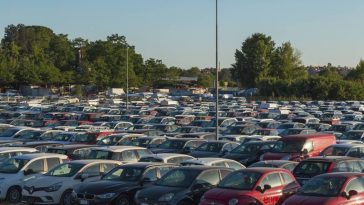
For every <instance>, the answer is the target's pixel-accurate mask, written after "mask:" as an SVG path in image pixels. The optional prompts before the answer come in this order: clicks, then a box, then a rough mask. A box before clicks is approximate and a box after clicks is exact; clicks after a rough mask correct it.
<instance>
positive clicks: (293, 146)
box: [271, 140, 305, 153]
mask: <svg viewBox="0 0 364 205" xmlns="http://www.w3.org/2000/svg"><path fill="white" fill-rule="evenodd" d="M304 143H305V141H304V140H278V141H277V142H276V143H275V144H274V147H273V148H272V150H271V152H275V153H297V152H300V151H301V150H302V148H303V145H304Z"/></svg>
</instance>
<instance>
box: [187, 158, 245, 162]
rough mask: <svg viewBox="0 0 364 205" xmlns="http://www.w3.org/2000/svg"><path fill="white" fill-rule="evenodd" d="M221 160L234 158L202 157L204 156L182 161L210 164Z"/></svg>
mask: <svg viewBox="0 0 364 205" xmlns="http://www.w3.org/2000/svg"><path fill="white" fill-rule="evenodd" d="M221 161H234V160H231V159H225V158H218V157H204V158H196V159H188V160H186V161H184V163H200V164H211V163H215V162H221ZM237 163H238V162H237Z"/></svg>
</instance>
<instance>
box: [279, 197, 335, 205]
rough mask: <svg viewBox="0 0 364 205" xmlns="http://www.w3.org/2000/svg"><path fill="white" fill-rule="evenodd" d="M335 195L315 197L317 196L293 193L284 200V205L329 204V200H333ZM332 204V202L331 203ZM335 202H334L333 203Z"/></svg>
mask: <svg viewBox="0 0 364 205" xmlns="http://www.w3.org/2000/svg"><path fill="white" fill-rule="evenodd" d="M335 199H336V197H332V198H331V197H317V196H303V195H293V196H292V197H290V198H288V199H287V200H286V201H285V204H286V205H306V204H310V205H325V204H329V203H328V202H329V201H333V200H335ZM333 204H334V203H333ZM335 204H336V203H335Z"/></svg>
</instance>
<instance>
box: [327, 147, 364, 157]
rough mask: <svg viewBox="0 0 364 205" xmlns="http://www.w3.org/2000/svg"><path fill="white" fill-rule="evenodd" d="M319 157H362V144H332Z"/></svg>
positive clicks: (363, 149)
mask: <svg viewBox="0 0 364 205" xmlns="http://www.w3.org/2000/svg"><path fill="white" fill-rule="evenodd" d="M320 156H348V157H357V158H363V157H364V144H354V143H353V144H333V145H331V146H329V147H327V148H326V149H324V150H323V151H322V152H321V153H320Z"/></svg>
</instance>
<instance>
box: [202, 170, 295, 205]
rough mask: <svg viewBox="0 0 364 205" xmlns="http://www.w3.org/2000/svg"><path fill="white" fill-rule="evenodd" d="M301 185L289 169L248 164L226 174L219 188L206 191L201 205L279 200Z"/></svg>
mask: <svg viewBox="0 0 364 205" xmlns="http://www.w3.org/2000/svg"><path fill="white" fill-rule="evenodd" d="M299 188H300V185H299V184H298V182H297V181H296V180H295V178H294V177H293V176H292V174H291V173H290V172H289V171H288V170H286V169H278V168H248V169H243V170H238V171H235V172H233V173H231V174H229V175H228V176H227V177H225V178H224V179H223V180H222V181H221V182H220V183H219V185H218V186H217V188H215V189H212V190H210V191H208V192H206V193H205V194H204V196H203V198H202V199H201V202H200V205H211V204H229V205H243V204H244V205H245V204H247V205H250V204H264V205H275V204H280V203H281V202H283V201H284V200H285V199H287V198H288V197H290V196H291V195H292V194H293V193H295V192H297V191H298V189H299Z"/></svg>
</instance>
